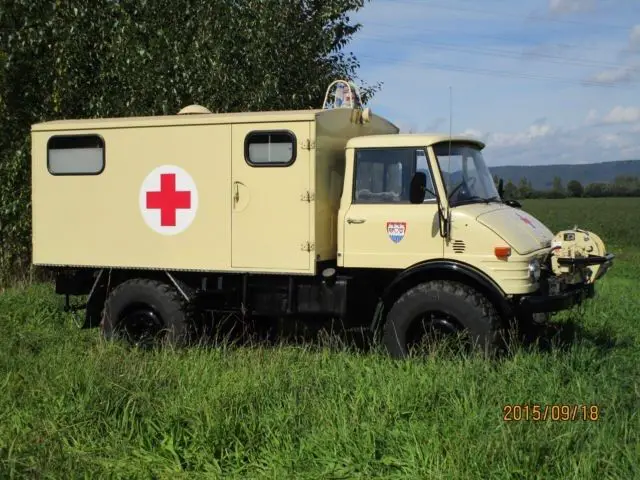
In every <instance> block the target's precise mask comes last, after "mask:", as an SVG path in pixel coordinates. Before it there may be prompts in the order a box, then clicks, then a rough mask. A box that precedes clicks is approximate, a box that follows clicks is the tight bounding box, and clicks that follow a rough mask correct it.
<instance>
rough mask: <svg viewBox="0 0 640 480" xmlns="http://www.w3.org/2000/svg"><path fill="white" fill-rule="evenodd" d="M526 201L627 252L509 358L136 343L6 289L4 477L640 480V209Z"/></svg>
mask: <svg viewBox="0 0 640 480" xmlns="http://www.w3.org/2000/svg"><path fill="white" fill-rule="evenodd" d="M524 208H525V209H526V210H527V211H529V212H531V213H532V214H533V215H535V216H537V217H538V218H540V219H541V220H542V221H544V222H545V223H547V224H548V225H549V227H550V228H551V229H552V230H560V229H564V228H568V227H573V226H574V225H575V224H577V225H578V226H579V227H583V228H586V229H590V230H593V231H595V232H596V233H598V234H600V235H601V237H602V238H603V240H604V242H605V244H606V245H607V247H608V248H609V250H610V251H612V252H613V253H615V254H616V256H617V257H616V260H615V264H614V267H613V268H612V269H611V271H610V272H609V273H608V274H607V276H606V277H605V278H604V279H603V280H602V281H601V282H599V284H598V286H597V296H596V298H595V299H594V300H593V301H591V302H590V303H588V305H587V306H586V307H584V308H583V309H581V310H575V311H569V312H565V313H562V314H559V315H557V316H555V317H554V318H553V322H552V323H551V324H550V325H549V326H547V327H545V328H544V329H540V332H538V336H537V338H536V341H533V342H529V343H526V344H522V343H515V344H514V345H513V350H512V352H511V353H510V354H509V355H508V356H506V357H504V358H501V359H498V360H491V361H490V360H486V359H484V358H480V357H473V356H470V357H465V356H462V355H460V354H451V353H448V352H446V351H444V349H443V350H442V351H440V352H438V351H436V352H435V353H433V354H431V355H429V356H425V357H423V358H415V359H410V360H407V361H401V362H398V361H393V360H391V359H389V358H387V357H386V356H385V355H384V354H383V353H382V352H381V351H380V350H379V349H377V348H373V349H371V350H362V349H357V348H350V347H348V346H346V345H344V342H342V341H341V340H340V339H339V338H334V337H333V336H330V335H325V336H323V337H321V338H320V339H319V340H317V341H315V342H306V343H296V344H293V343H284V342H283V343H281V344H278V345H265V344H255V345H245V346H231V345H224V344H219V345H214V346H212V347H209V348H192V349H188V350H184V351H171V350H168V349H167V350H159V351H152V352H143V351H135V350H127V349H126V348H124V347H122V346H120V345H118V344H112V343H107V342H104V341H103V340H102V339H101V337H100V333H99V331H98V330H97V329H94V330H80V329H78V328H76V326H75V324H74V322H73V320H72V317H71V315H70V314H67V313H64V312H63V311H62V308H61V306H62V299H61V298H58V297H56V296H55V295H54V293H53V288H52V285H48V284H35V285H27V286H22V287H19V288H18V287H16V288H14V289H11V290H7V291H5V292H3V293H1V294H0V387H1V388H0V478H3V479H4V478H7V479H11V478H29V479H32V478H41V479H44V478H51V479H66V478H126V479H137V478H140V479H160V478H161V479H165V478H166V479H180V478H185V479H186V478H189V479H198V478H225V479H228V478H229V479H235V478H237V479H251V478H272V479H307V478H308V479H312V478H313V479H338V478H340V479H343V478H344V479H353V478H362V479H373V478H385V479H395V478H407V479H418V478H425V479H426V478H428V479H440V478H442V479H460V480H468V479H470V478H487V479H489V478H490V479H502V478H505V479H507V478H519V479H520V478H523V479H524V478H536V479H537V478H539V479H549V478H558V479H580V480H583V479H591V478H594V479H599V480H603V479H610V478H611V479H625V480H628V479H633V478H640V417H639V416H638V410H639V407H640V334H639V333H638V332H639V328H638V326H639V325H638V324H639V323H640V295H639V294H638V288H639V284H638V279H640V241H639V240H638V238H639V237H640V225H639V224H638V221H639V220H640V214H639V212H640V199H624V198H615V199H613V198H612V199H564V200H530V201H525V203H524ZM514 405H520V406H521V407H518V408H513V406H514ZM527 406H528V409H529V410H528V411H527ZM534 406H539V407H540V409H541V411H544V408H545V406H548V408H547V412H548V414H547V418H546V419H542V418H534V416H535V415H534V414H533V407H534ZM554 406H555V408H554ZM562 406H565V408H564V409H563V408H562ZM574 406H578V407H577V409H576V410H575V411H576V412H577V413H576V414H575V417H574V418H571V417H572V416H574V413H573V412H574ZM583 406H584V407H583ZM505 409H507V410H510V418H511V420H505V418H504V417H505ZM518 412H520V413H518ZM567 412H569V413H568V414H567ZM507 413H509V412H507ZM516 417H518V418H519V419H517V418H516Z"/></svg>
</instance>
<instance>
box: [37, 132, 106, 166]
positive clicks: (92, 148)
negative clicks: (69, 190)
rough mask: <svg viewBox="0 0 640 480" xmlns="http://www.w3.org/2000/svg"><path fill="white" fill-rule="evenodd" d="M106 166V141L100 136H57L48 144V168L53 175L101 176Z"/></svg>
mask: <svg viewBox="0 0 640 480" xmlns="http://www.w3.org/2000/svg"><path fill="white" fill-rule="evenodd" d="M104 164H105V151H104V140H103V139H102V137H100V136H99V135H64V136H55V137H51V138H50V139H49V142H48V143H47V168H48V169H49V173H51V174H52V175H99V174H100V173H102V171H103V170H104Z"/></svg>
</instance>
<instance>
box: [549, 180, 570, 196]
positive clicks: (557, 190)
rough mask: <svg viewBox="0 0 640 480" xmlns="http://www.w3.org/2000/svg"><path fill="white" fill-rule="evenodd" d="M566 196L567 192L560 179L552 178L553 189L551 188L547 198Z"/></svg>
mask: <svg viewBox="0 0 640 480" xmlns="http://www.w3.org/2000/svg"><path fill="white" fill-rule="evenodd" d="M566 196H567V192H566V191H565V189H564V187H563V185H562V179H561V178H560V177H553V187H552V188H551V192H549V198H564V197H566Z"/></svg>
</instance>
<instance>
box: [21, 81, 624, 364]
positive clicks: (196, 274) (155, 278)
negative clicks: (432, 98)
mask: <svg viewBox="0 0 640 480" xmlns="http://www.w3.org/2000/svg"><path fill="white" fill-rule="evenodd" d="M483 147H484V144H483V143H482V142H480V141H478V140H476V139H473V138H468V137H464V136H452V135H449V134H420V135H417V134H416V135H403V134H399V130H398V128H397V127H396V126H395V125H393V124H392V123H391V122H389V121H388V120H386V119H384V118H382V117H380V116H378V115H375V114H373V113H372V112H371V110H370V109H368V108H363V106H362V103H361V102H360V101H359V96H358V92H357V89H356V88H355V87H354V85H353V84H352V83H351V82H343V81H337V82H334V83H333V84H332V85H331V86H330V87H329V89H328V90H327V96H326V98H325V103H324V105H323V106H322V108H320V109H317V110H304V111H279V112H259V113H229V114H213V113H211V112H209V111H208V110H207V109H206V108H204V107H200V106H197V105H193V106H190V107H187V108H185V109H183V110H182V111H181V112H179V113H178V114H176V115H167V116H155V117H143V118H108V119H87V120H64V121H52V122H45V123H40V124H37V125H33V127H32V182H33V185H32V187H33V198H32V200H33V263H34V265H38V266H42V267H50V268H51V269H53V270H54V271H55V273H56V292H57V293H59V294H63V295H65V296H66V302H67V303H66V305H67V307H69V306H70V303H69V297H70V296H74V295H75V296H87V301H86V304H84V305H82V307H81V308H82V309H86V313H85V326H86V327H92V326H99V325H100V326H101V328H102V332H103V334H104V335H105V336H106V337H107V338H116V337H121V336H124V337H126V338H127V339H129V341H131V342H133V343H138V342H143V341H145V340H149V339H150V340H153V341H156V340H158V339H159V338H162V339H163V341H169V342H173V343H176V344H184V343H185V342H187V341H189V340H190V339H192V338H193V336H194V335H197V334H198V332H200V325H201V322H202V321H203V318H205V316H206V317H207V318H209V319H210V318H216V315H220V314H223V313H229V312H231V313H233V312H236V313H238V314H239V315H241V316H244V317H257V318H264V317H271V318H279V319H285V320H286V319H287V318H292V317H296V318H298V319H299V318H301V317H302V318H304V317H305V316H314V317H316V318H317V317H318V316H321V317H322V316H325V317H331V318H333V319H339V320H341V321H342V322H343V323H344V324H345V325H352V326H358V325H363V324H364V325H366V326H368V327H370V328H371V329H372V330H373V331H374V332H379V333H380V334H381V338H382V341H383V343H384V344H385V345H386V347H387V349H388V351H389V352H390V354H391V355H393V356H395V357H403V356H405V355H407V353H408V352H409V351H410V348H411V346H412V345H414V344H416V342H418V341H419V340H420V339H421V338H423V336H424V334H425V333H426V332H429V331H431V330H436V331H444V332H451V333H454V332H465V333H467V334H468V336H467V338H468V339H469V340H472V341H473V342H475V344H476V345H479V346H480V347H483V348H485V349H493V347H496V346H498V345H499V343H500V335H499V334H500V332H502V331H503V328H504V327H505V326H506V325H508V324H511V323H512V321H513V320H516V321H518V320H522V321H524V319H530V318H531V317H532V316H533V315H538V314H547V313H549V312H556V311H559V310H563V309H567V308H570V307H572V306H573V305H576V304H579V303H581V302H582V301H583V300H584V299H585V298H588V297H592V296H593V295H594V284H595V282H596V281H597V280H598V279H600V278H601V277H602V276H603V275H604V274H605V272H606V271H607V269H608V268H609V266H610V265H611V264H612V260H613V255H612V254H611V253H608V252H607V251H606V249H605V246H604V244H603V242H602V240H601V239H600V238H599V237H598V236H597V235H596V234H594V233H593V232H588V231H584V230H579V229H573V230H567V231H562V232H559V233H557V234H555V235H554V234H553V233H552V232H551V231H549V229H548V228H547V227H545V226H544V225H543V224H542V223H541V222H540V221H538V220H537V219H535V218H534V217H533V216H531V215H530V214H528V213H526V212H525V211H523V210H522V209H518V208H514V207H512V206H510V205H508V204H506V203H505V202H503V200H502V199H501V197H500V195H499V193H498V191H496V187H495V185H494V182H493V179H492V176H491V175H490V173H489V169H488V168H487V164H486V163H485V160H484V158H483V155H482V150H483Z"/></svg>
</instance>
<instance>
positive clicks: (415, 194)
mask: <svg viewBox="0 0 640 480" xmlns="http://www.w3.org/2000/svg"><path fill="white" fill-rule="evenodd" d="M426 188H427V176H426V175H425V174H424V172H416V173H415V175H414V176H413V178H412V179H411V187H410V188H409V201H410V202H411V203H422V202H424V197H425V195H426Z"/></svg>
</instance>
